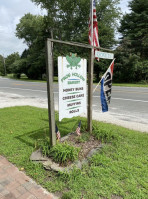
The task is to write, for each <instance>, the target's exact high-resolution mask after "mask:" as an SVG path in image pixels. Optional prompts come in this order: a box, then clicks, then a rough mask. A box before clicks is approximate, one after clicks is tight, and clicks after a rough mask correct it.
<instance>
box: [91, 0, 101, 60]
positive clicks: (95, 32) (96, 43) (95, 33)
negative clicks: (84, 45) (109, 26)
mask: <svg viewBox="0 0 148 199" xmlns="http://www.w3.org/2000/svg"><path fill="white" fill-rule="evenodd" d="M89 44H90V45H92V35H91V12H90V18H89ZM93 46H94V47H99V46H100V45H99V36H98V22H97V15H96V4H95V0H93ZM94 53H95V50H94ZM96 59H97V60H98V61H99V58H96Z"/></svg>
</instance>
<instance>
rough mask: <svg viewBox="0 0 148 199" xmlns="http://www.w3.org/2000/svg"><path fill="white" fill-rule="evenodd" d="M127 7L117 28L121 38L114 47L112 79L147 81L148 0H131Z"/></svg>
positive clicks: (119, 80)
mask: <svg viewBox="0 0 148 199" xmlns="http://www.w3.org/2000/svg"><path fill="white" fill-rule="evenodd" d="M129 7H130V10H131V12H130V13H128V14H125V15H124V16H123V18H122V20H121V26H120V28H119V32H120V33H121V34H122V36H123V38H122V40H121V42H120V45H119V47H118V48H117V49H116V50H117V52H116V54H115V57H116V58H117V59H116V65H115V73H114V81H116V82H139V81H141V80H145V81H147V79H148V77H147V51H148V39H147V38H148V27H147V25H146V24H148V1H145V0H132V1H130V2H129Z"/></svg>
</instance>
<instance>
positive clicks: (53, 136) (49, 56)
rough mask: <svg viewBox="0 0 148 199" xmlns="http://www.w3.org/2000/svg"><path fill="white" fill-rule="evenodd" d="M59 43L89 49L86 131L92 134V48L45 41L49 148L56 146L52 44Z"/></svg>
mask: <svg viewBox="0 0 148 199" xmlns="http://www.w3.org/2000/svg"><path fill="white" fill-rule="evenodd" d="M53 42H56V43H60V44H66V45H71V46H78V47H82V48H87V49H90V62H89V68H88V71H89V74H88V109H87V111H88V113H87V120H88V122H87V123H88V130H89V132H90V133H91V132H92V95H93V67H94V47H93V46H91V45H88V44H81V43H76V42H66V41H60V40H55V39H47V42H46V53H47V60H46V68H47V93H48V115H49V129H50V142H51V146H54V145H55V144H56V133H55V112H54V95H53V54H52V43H53ZM95 49H102V50H107V51H111V50H109V49H105V48H101V47H95Z"/></svg>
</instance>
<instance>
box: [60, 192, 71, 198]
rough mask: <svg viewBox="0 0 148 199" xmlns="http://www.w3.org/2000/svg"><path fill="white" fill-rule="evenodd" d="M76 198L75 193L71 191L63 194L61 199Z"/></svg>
mask: <svg viewBox="0 0 148 199" xmlns="http://www.w3.org/2000/svg"><path fill="white" fill-rule="evenodd" d="M73 196H74V193H73V191H69V192H65V193H63V195H62V198H61V199H72V198H73Z"/></svg>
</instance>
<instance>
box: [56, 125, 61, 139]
mask: <svg viewBox="0 0 148 199" xmlns="http://www.w3.org/2000/svg"><path fill="white" fill-rule="evenodd" d="M56 138H57V140H60V139H61V134H60V131H59V129H58V127H57V125H56Z"/></svg>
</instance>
